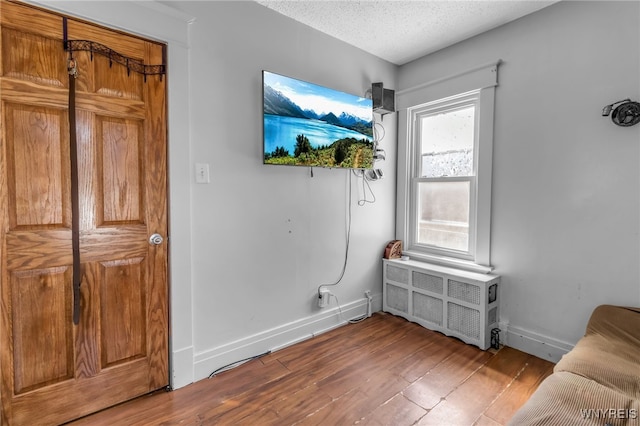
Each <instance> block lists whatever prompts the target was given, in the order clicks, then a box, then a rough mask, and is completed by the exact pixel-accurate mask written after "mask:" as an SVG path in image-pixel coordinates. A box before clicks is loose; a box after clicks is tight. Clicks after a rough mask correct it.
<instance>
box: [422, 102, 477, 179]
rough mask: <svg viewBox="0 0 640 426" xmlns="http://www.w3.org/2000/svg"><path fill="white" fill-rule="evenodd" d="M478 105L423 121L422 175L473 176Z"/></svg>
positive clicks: (443, 113)
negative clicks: (476, 110)
mask: <svg viewBox="0 0 640 426" xmlns="http://www.w3.org/2000/svg"><path fill="white" fill-rule="evenodd" d="M474 120H475V106H474V105H470V106H466V107H464V108H461V109H454V110H449V111H444V112H440V113H437V114H432V115H427V116H423V117H422V118H421V119H420V121H421V122H420V147H421V158H422V161H421V173H420V174H421V176H422V177H443V176H472V175H473V155H474V154H473V145H474Z"/></svg>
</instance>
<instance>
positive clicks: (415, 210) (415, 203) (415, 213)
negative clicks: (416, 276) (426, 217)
mask: <svg viewBox="0 0 640 426" xmlns="http://www.w3.org/2000/svg"><path fill="white" fill-rule="evenodd" d="M423 182H425V183H429V182H434V183H439V182H468V183H469V200H468V203H469V217H468V224H469V229H468V248H467V250H456V249H452V248H447V247H443V246H435V245H429V244H424V243H421V242H420V241H419V233H420V221H421V219H420V209H421V207H422V205H421V203H420V183H423ZM476 183H477V179H476V177H475V176H448V177H442V178H422V177H414V178H413V179H412V180H411V197H410V203H409V204H410V213H409V223H410V225H409V229H410V233H409V235H408V237H409V238H408V246H407V249H408V250H417V251H423V252H428V253H431V254H436V255H440V256H450V257H456V258H460V259H465V260H474V258H475V247H476V214H475V210H476V209H475V207H476V206H477V202H476V200H477V185H476Z"/></svg>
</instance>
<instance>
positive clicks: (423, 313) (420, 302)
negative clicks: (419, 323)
mask: <svg viewBox="0 0 640 426" xmlns="http://www.w3.org/2000/svg"><path fill="white" fill-rule="evenodd" d="M442 309H443V305H442V299H437V298H435V297H431V296H427V295H426V294H420V293H413V315H414V316H415V317H417V318H420V319H423V320H425V321H429V322H432V323H434V324H437V325H442Z"/></svg>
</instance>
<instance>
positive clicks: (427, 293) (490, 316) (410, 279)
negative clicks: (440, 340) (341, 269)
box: [382, 259, 500, 349]
mask: <svg viewBox="0 0 640 426" xmlns="http://www.w3.org/2000/svg"><path fill="white" fill-rule="evenodd" d="M382 272H383V277H382V279H383V281H382V291H383V297H382V302H383V303H382V309H383V310H384V311H385V312H389V313H391V314H394V315H398V316H400V317H402V318H406V319H407V320H409V321H413V322H416V323H418V324H420V325H422V326H423V327H426V328H428V329H430V330H435V331H439V332H441V333H444V334H446V335H447V336H454V337H456V338H458V339H460V340H462V341H463V342H466V343H470V344H473V345H477V346H478V347H480V349H488V348H489V347H491V346H492V345H493V342H492V336H491V333H492V330H493V329H496V328H497V327H498V324H499V322H500V306H499V300H498V299H499V298H500V295H499V290H500V276H499V275H494V274H481V273H476V272H471V271H465V270H460V269H455V268H450V267H445V266H442V265H433V264H429V263H426V262H420V261H416V260H408V261H406V260H405V261H403V260H399V259H383V268H382Z"/></svg>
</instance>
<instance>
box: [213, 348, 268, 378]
mask: <svg viewBox="0 0 640 426" xmlns="http://www.w3.org/2000/svg"><path fill="white" fill-rule="evenodd" d="M270 353H271V351H266V352H264V353H261V354H260V355H254V356H250V357H248V358H245V359H241V360H240V361H235V362H232V363H230V364H227V365H224V366H222V367H220V368H218V369H216V370H213V372H212V373H211V374H209V378H212V377H215V376H216V375H217V374H220V373H223V372H225V371H227V370H231V369H232V368H234V367H237V366H239V365H240V364H244V363H245V362H247V361H253V360H254V359H258V358H262V357H263V356H265V355H269V354H270Z"/></svg>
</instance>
